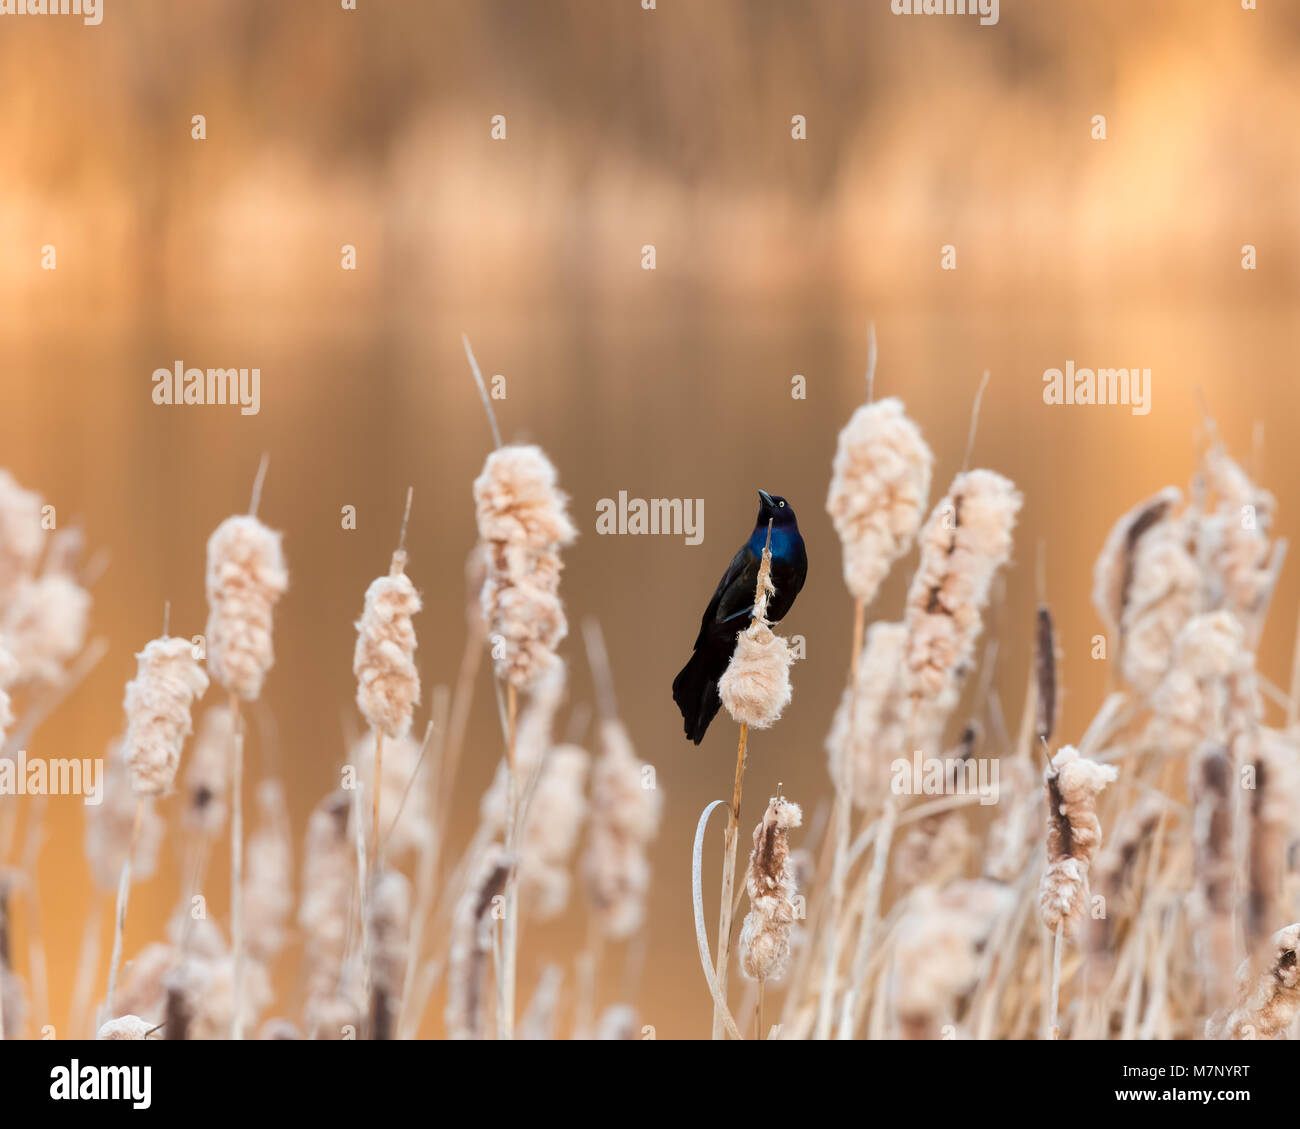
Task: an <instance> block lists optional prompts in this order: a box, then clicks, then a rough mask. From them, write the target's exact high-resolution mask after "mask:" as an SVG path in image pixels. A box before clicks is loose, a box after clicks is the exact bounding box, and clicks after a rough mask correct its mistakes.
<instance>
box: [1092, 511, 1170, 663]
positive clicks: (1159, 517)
mask: <svg viewBox="0 0 1300 1129" xmlns="http://www.w3.org/2000/svg"><path fill="white" fill-rule="evenodd" d="M1182 500H1183V495H1182V491H1180V490H1179V489H1178V488H1177V487H1176V486H1168V487H1166V488H1165V489H1164V490H1161V491H1160V493H1159V494H1156V495H1155V496H1154V497H1151V498H1147V499H1145V500H1144V501H1142V502H1140V503H1139V504H1138V505H1136V506H1134V507H1133V509H1131V510H1129V512H1128V513H1126V514H1125V515H1124V516H1123V517H1122V518H1120V519H1119V521H1117V522H1116V523H1115V525H1114V527H1113V528H1112V529H1111V531H1110V533H1109V535H1108V536H1107V537H1106V543H1105V545H1103V546H1102V550H1101V554H1100V555H1099V556H1098V557H1097V563H1096V565H1095V566H1094V569H1093V589H1092V604H1093V607H1095V608H1096V609H1097V614H1098V615H1099V616H1101V618H1102V622H1103V623H1104V624H1105V625H1106V630H1107V631H1109V632H1110V633H1111V635H1113V636H1115V637H1116V638H1118V637H1119V636H1120V626H1121V624H1122V623H1123V622H1124V613H1125V612H1126V611H1127V609H1128V603H1129V589H1130V588H1131V587H1132V585H1133V576H1134V562H1135V558H1136V555H1137V549H1138V544H1139V542H1140V541H1141V540H1142V538H1143V536H1144V535H1145V534H1146V533H1148V532H1149V531H1150V530H1151V529H1152V528H1154V527H1155V526H1156V525H1158V524H1159V523H1160V522H1162V521H1163V520H1164V519H1165V518H1166V517H1167V516H1168V515H1169V514H1170V513H1172V512H1173V511H1174V510H1175V509H1177V507H1178V506H1179V505H1180V504H1181V503H1182Z"/></svg>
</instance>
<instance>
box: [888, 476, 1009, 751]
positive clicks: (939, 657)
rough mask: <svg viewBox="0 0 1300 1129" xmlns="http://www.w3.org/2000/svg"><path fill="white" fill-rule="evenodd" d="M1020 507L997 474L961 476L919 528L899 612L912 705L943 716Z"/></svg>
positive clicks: (962, 672)
mask: <svg viewBox="0 0 1300 1129" xmlns="http://www.w3.org/2000/svg"><path fill="white" fill-rule="evenodd" d="M1020 503H1021V496H1020V493H1019V492H1018V491H1017V490H1016V488H1015V486H1014V484H1013V483H1012V482H1011V481H1010V480H1009V479H1006V478H1003V477H1002V475H1000V474H997V473H995V472H993V471H991V470H971V471H963V472H962V473H961V474H959V475H958V476H957V477H956V478H955V479H954V480H953V484H952V486H951V487H950V489H949V491H948V495H947V497H945V498H944V499H943V500H942V501H940V502H939V504H938V505H936V506H935V508H934V510H933V512H932V513H931V514H930V517H929V519H928V520H927V521H926V523H925V526H924V528H923V529H922V530H921V537H920V545H921V561H920V564H919V566H918V567H917V570H916V575H915V576H914V577H913V578H912V586H911V588H910V589H909V591H908V594H907V610H906V612H905V615H904V622H905V624H906V625H907V631H908V640H907V654H906V659H905V662H906V676H905V677H906V684H907V688H908V695H909V697H910V698H911V700H912V703H913V708H915V709H919V708H920V707H921V706H922V705H923V704H924V705H927V706H929V707H930V709H931V710H934V709H936V708H939V709H942V710H943V711H944V712H945V713H946V712H947V710H948V709H949V708H950V707H951V704H952V702H953V701H954V700H955V690H956V688H957V687H959V686H960V684H961V681H962V680H963V679H964V677H965V675H966V672H967V670H968V669H969V668H970V666H971V664H972V662H973V657H974V651H975V643H976V640H977V639H978V638H979V634H980V629H981V622H980V617H981V613H982V612H983V610H984V607H985V605H986V604H987V603H988V598H989V588H990V585H991V584H992V582H993V577H994V574H995V573H996V572H997V570H998V568H999V567H1001V566H1002V565H1003V564H1004V563H1006V561H1007V560H1008V558H1009V557H1010V556H1011V549H1012V538H1011V534H1012V530H1013V529H1014V528H1015V524H1016V514H1017V513H1018V512H1019V510H1020ZM937 724H939V723H929V724H927V725H926V726H925V728H926V729H927V730H930V729H932V728H934V727H935V726H936V725H937ZM918 736H919V734H918Z"/></svg>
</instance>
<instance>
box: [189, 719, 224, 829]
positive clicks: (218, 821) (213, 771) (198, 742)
mask: <svg viewBox="0 0 1300 1129" xmlns="http://www.w3.org/2000/svg"><path fill="white" fill-rule="evenodd" d="M234 735H235V715H234V714H233V713H231V711H230V707H229V706H225V705H220V706H209V707H208V708H207V709H206V710H204V711H203V716H202V717H200V718H199V731H198V735H197V736H196V737H195V738H194V744H193V746H192V747H191V749H190V756H189V765H188V767H187V768H186V770H185V813H184V820H185V823H186V825H187V826H188V827H190V828H192V829H193V830H194V831H197V832H199V833H200V834H202V835H208V836H215V835H218V834H220V832H221V829H222V827H224V826H225V823H226V793H227V791H228V789H229V785H230V749H231V742H232V741H233V740H234Z"/></svg>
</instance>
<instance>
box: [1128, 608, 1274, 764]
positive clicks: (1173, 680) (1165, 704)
mask: <svg viewBox="0 0 1300 1129" xmlns="http://www.w3.org/2000/svg"><path fill="white" fill-rule="evenodd" d="M1166 665H1167V667H1168V669H1167V670H1166V671H1165V674H1164V677H1163V678H1162V680H1161V682H1160V685H1159V687H1157V689H1156V690H1155V692H1154V693H1153V694H1152V695H1151V705H1152V709H1153V711H1154V718H1153V721H1152V740H1153V743H1154V744H1155V745H1156V746H1157V747H1159V748H1161V749H1163V750H1165V751H1167V752H1183V753H1185V752H1189V751H1190V750H1191V749H1193V748H1195V746H1196V745H1197V744H1199V743H1200V742H1201V741H1202V740H1204V739H1205V738H1207V737H1210V738H1213V739H1215V740H1217V741H1220V742H1221V743H1223V744H1225V745H1228V746H1232V745H1233V744H1234V743H1235V742H1236V741H1238V740H1247V739H1249V736H1250V734H1251V733H1252V732H1253V730H1254V727H1255V725H1256V724H1257V722H1258V718H1259V714H1260V703H1259V693H1258V690H1257V687H1256V680H1255V673H1254V665H1255V659H1254V655H1253V654H1251V652H1250V651H1249V649H1247V647H1246V645H1245V633H1244V631H1243V630H1242V627H1241V624H1240V623H1239V622H1238V621H1237V619H1236V617H1235V616H1233V615H1231V614H1230V613H1229V612H1225V611H1219V612H1210V613H1209V614H1206V615H1196V616H1192V617H1191V618H1190V619H1188V620H1187V621H1186V623H1185V624H1184V625H1183V627H1182V628H1181V630H1180V631H1179V632H1178V635H1177V637H1176V638H1175V639H1174V643H1173V648H1172V654H1171V657H1170V658H1169V659H1167V660H1166Z"/></svg>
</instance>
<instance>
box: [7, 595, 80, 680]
mask: <svg viewBox="0 0 1300 1129" xmlns="http://www.w3.org/2000/svg"><path fill="white" fill-rule="evenodd" d="M89 615H90V593H89V592H87V591H86V590H85V589H84V588H82V587H81V586H80V585H79V584H77V582H76V581H75V580H73V579H71V578H70V577H68V576H65V575H63V574H61V573H51V574H48V575H45V576H41V577H38V578H36V579H26V578H24V579H23V580H21V581H19V583H18V584H17V586H16V587H15V588H14V589H13V592H12V594H11V600H10V603H9V606H8V608H7V610H6V611H5V614H4V621H3V623H0V636H3V637H4V640H5V645H6V647H7V648H8V649H9V651H10V652H11V654H12V655H13V656H14V657H15V658H16V659H17V663H18V666H17V670H16V671H15V672H14V674H13V680H16V681H18V682H54V681H56V680H57V679H58V678H59V677H60V676H61V675H62V673H63V667H64V665H65V664H66V663H67V662H69V661H70V660H71V659H73V658H75V657H76V655H77V654H78V653H79V652H80V651H81V648H82V646H83V645H84V643H85V641H86V623H87V620H88V618H89Z"/></svg>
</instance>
